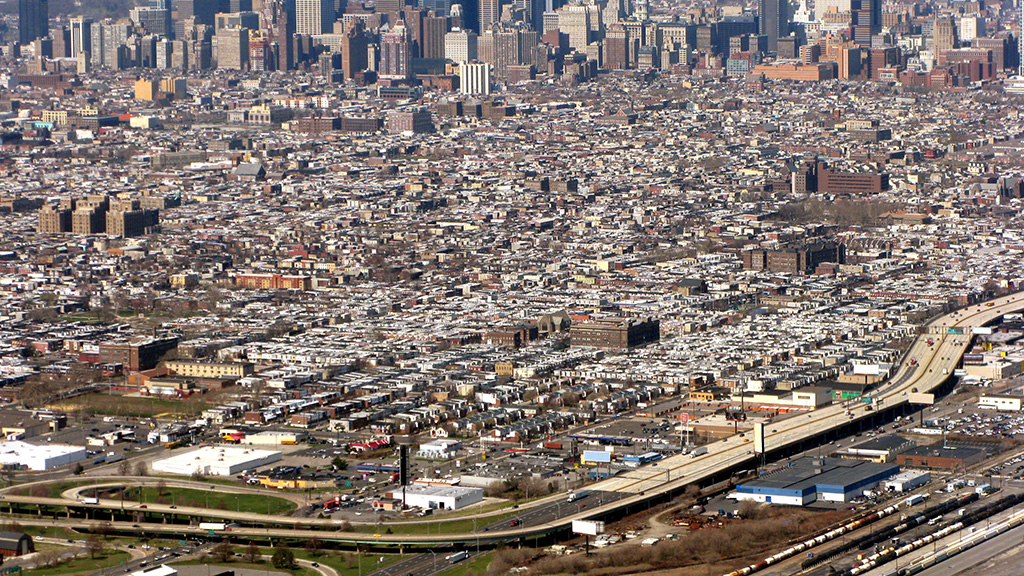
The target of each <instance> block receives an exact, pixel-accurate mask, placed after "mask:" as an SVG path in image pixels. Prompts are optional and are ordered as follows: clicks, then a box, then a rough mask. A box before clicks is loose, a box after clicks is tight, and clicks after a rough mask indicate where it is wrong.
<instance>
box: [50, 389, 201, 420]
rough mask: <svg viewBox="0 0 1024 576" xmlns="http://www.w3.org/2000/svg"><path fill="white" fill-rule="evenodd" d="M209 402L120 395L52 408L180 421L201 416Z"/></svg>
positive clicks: (88, 398)
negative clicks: (167, 416)
mask: <svg viewBox="0 0 1024 576" xmlns="http://www.w3.org/2000/svg"><path fill="white" fill-rule="evenodd" d="M209 404H210V402H208V401H207V399H206V398H185V399H182V400H165V399H163V398H143V397H139V396H120V395H116V394H103V393H100V392H97V393H94V394H85V395H83V396H78V397H75V398H70V399H68V400H63V401H61V402H57V403H55V404H52V405H51V406H50V407H51V408H53V409H55V410H61V411H64V412H74V411H77V410H84V411H85V412H88V413H89V414H93V415H101V416H134V417H136V418H151V417H153V416H156V415H157V414H166V413H170V414H174V415H176V416H180V417H192V416H198V415H199V414H201V413H202V411H203V410H205V409H206V408H207V407H209Z"/></svg>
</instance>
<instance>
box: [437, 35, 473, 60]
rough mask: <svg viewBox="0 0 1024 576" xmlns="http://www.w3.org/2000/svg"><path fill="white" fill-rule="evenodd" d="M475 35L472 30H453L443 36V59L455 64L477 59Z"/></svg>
mask: <svg viewBox="0 0 1024 576" xmlns="http://www.w3.org/2000/svg"><path fill="white" fill-rule="evenodd" d="M476 50H477V35H476V32H473V31H472V30H459V29H455V30H452V31H451V32H449V33H447V34H445V35H444V57H445V58H447V59H449V60H451V61H453V62H455V63H456V64H465V63H466V62H472V61H473V60H476V59H477V51H476Z"/></svg>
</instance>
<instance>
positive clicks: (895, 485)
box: [882, 470, 932, 492]
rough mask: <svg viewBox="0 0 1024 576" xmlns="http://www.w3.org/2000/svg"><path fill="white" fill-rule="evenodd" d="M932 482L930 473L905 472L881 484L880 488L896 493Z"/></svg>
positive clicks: (918, 471) (919, 471)
mask: <svg viewBox="0 0 1024 576" xmlns="http://www.w3.org/2000/svg"><path fill="white" fill-rule="evenodd" d="M931 481H932V475H931V472H923V471H921V470H905V471H903V472H900V473H899V474H897V475H895V476H893V477H892V478H890V479H889V480H886V481H885V482H883V483H882V486H883V487H885V488H886V489H889V490H895V491H896V492H906V491H908V490H913V489H914V488H917V487H918V486H924V485H925V484H927V483H929V482H931Z"/></svg>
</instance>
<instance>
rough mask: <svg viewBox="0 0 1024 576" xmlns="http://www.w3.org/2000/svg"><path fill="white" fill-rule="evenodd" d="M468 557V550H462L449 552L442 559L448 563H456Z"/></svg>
mask: <svg viewBox="0 0 1024 576" xmlns="http://www.w3.org/2000/svg"><path fill="white" fill-rule="evenodd" d="M468 557H469V552H466V551H465V550H463V551H462V552H456V553H454V554H449V555H447V556H445V557H444V559H445V560H446V561H447V562H448V563H449V564H456V563H458V562H462V561H463V560H465V559H466V558H468Z"/></svg>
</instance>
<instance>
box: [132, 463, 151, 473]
mask: <svg viewBox="0 0 1024 576" xmlns="http://www.w3.org/2000/svg"><path fill="white" fill-rule="evenodd" d="M135 475H136V476H148V475H149V467H148V466H146V463H145V462H142V461H139V462H136V463H135Z"/></svg>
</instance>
